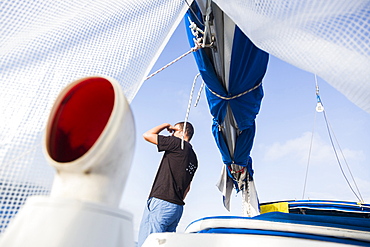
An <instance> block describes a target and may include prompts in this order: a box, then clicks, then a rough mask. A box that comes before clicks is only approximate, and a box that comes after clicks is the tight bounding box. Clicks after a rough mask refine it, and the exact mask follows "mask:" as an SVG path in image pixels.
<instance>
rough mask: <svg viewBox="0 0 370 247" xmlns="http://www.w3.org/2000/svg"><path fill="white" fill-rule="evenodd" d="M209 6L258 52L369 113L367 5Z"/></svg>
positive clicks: (335, 1)
mask: <svg viewBox="0 0 370 247" xmlns="http://www.w3.org/2000/svg"><path fill="white" fill-rule="evenodd" d="M214 2H215V3H216V4H217V5H218V6H219V7H220V8H221V9H222V10H223V11H224V12H225V13H226V14H227V15H228V16H229V17H230V18H231V19H232V20H233V21H234V22H235V23H236V24H237V25H238V26H239V27H240V29H242V30H243V32H244V33H245V34H246V35H247V36H248V37H249V38H250V39H251V40H252V41H253V43H254V44H255V45H256V46H258V47H259V48H260V49H262V50H264V51H266V52H268V53H269V54H271V55H274V56H276V57H278V58H280V59H282V60H284V61H286V62H288V63H290V64H293V65H294V66H296V67H299V68H301V69H304V70H306V71H309V72H312V73H315V74H317V75H318V76H320V77H322V78H323V79H324V80H326V81H327V82H328V83H329V84H331V85H332V86H333V87H334V88H336V89H337V90H339V91H340V92H341V93H342V94H344V95H345V96H346V97H347V98H348V99H349V100H351V101H352V102H353V103H355V104H356V105H357V106H359V107H360V108H362V109H363V110H365V111H367V112H368V113H370V70H369V68H370V38H369V37H370V2H369V1H368V0H356V1H346V0H326V1H321V0H310V1H293V0H288V1H287V0H271V1H252V0H246V1H227V0H215V1H214Z"/></svg>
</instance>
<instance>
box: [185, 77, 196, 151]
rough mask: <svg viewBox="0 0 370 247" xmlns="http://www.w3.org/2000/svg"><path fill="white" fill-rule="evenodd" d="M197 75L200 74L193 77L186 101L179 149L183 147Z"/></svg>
mask: <svg viewBox="0 0 370 247" xmlns="http://www.w3.org/2000/svg"><path fill="white" fill-rule="evenodd" d="M199 75H200V73H198V74H197V75H196V76H195V77H194V80H193V86H192V87H191V92H190V98H189V103H188V109H187V110H186V115H185V120H184V127H183V130H182V137H181V149H184V137H185V129H186V122H187V121H188V118H189V113H190V107H191V102H192V100H193V93H194V88H195V83H196V82H197V78H198V76H199Z"/></svg>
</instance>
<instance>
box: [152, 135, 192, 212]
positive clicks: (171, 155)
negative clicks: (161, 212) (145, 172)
mask: <svg viewBox="0 0 370 247" xmlns="http://www.w3.org/2000/svg"><path fill="white" fill-rule="evenodd" d="M157 147H158V151H159V152H161V151H165V153H164V155H163V158H162V161H161V164H160V166H159V168H158V172H157V175H156V177H155V180H154V183H153V186H152V190H151V192H150V195H149V198H150V197H156V198H159V199H162V200H165V201H168V202H171V203H175V204H178V205H184V204H185V203H184V193H185V191H186V189H187V188H188V186H189V185H190V182H191V180H192V179H193V176H194V173H195V171H196V170H197V168H198V160H197V156H196V154H195V152H194V150H193V148H192V146H191V144H190V143H189V142H187V141H184V149H183V150H182V149H181V139H180V138H178V137H175V136H162V135H158V145H157Z"/></svg>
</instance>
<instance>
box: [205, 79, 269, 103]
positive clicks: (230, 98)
mask: <svg viewBox="0 0 370 247" xmlns="http://www.w3.org/2000/svg"><path fill="white" fill-rule="evenodd" d="M261 85H262V81H261V82H260V83H258V84H257V85H256V86H254V87H253V88H251V89H248V90H247V91H244V92H242V93H240V94H237V95H234V96H231V97H224V96H222V95H219V94H218V93H216V92H214V91H212V90H211V89H210V88H209V87H207V88H208V90H209V91H210V92H211V93H212V94H214V95H215V96H217V97H219V98H221V99H223V100H233V99H236V98H239V97H241V96H243V95H244V94H247V93H249V92H252V91H253V90H255V89H257V88H258V87H259V86H261Z"/></svg>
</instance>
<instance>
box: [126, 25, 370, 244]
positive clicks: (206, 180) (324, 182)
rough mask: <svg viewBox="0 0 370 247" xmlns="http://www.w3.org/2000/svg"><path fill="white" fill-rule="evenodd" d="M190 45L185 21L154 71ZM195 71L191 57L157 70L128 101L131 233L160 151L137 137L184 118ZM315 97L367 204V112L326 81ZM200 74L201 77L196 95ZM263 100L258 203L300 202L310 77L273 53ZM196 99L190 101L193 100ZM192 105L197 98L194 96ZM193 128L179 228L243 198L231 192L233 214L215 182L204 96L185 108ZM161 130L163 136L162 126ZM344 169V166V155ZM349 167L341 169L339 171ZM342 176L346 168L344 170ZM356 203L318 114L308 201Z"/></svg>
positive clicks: (310, 116) (255, 154)
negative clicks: (191, 163) (193, 159)
mask: <svg viewBox="0 0 370 247" xmlns="http://www.w3.org/2000/svg"><path fill="white" fill-rule="evenodd" d="M189 49H190V47H189V44H188V41H187V38H186V34H185V26H184V24H183V23H180V25H179V27H178V28H177V30H176V31H175V33H174V35H173V36H172V38H171V40H170V41H169V43H168V44H167V46H166V48H165V50H164V51H163V53H162V55H161V56H160V58H159V59H158V61H157V63H156V65H155V66H154V68H153V71H154V70H156V69H159V68H160V67H162V66H163V65H165V64H167V63H168V62H170V61H172V60H173V59H175V58H177V57H178V56H180V55H182V54H183V53H185V52H186V51H188V50H189ZM197 73H198V70H197V67H196V64H195V61H194V58H193V55H192V54H190V55H188V56H187V57H185V58H184V59H182V60H180V61H179V62H177V63H175V64H174V65H172V66H170V67H169V68H167V69H166V70H164V71H162V72H161V73H159V74H158V75H156V76H154V77H152V78H150V79H149V80H147V81H145V82H144V84H143V86H142V87H141V89H140V90H139V92H138V94H137V95H136V97H135V98H134V100H133V101H132V103H131V107H132V111H133V114H134V117H135V123H136V136H137V142H136V149H135V156H134V160H133V164H132V167H131V172H130V175H129V180H128V182H127V184H126V188H125V192H124V195H123V199H122V203H121V205H122V208H123V209H125V210H126V211H128V212H131V213H132V214H133V216H134V234H135V238H137V231H138V227H139V223H140V220H141V216H142V212H143V209H144V205H145V202H146V199H147V196H148V194H149V191H150V188H151V185H152V182H153V179H154V177H155V174H156V171H157V168H158V165H159V162H160V159H161V157H162V153H158V152H157V149H156V147H155V146H154V145H152V144H149V143H147V142H145V141H144V140H143V138H142V137H141V136H142V134H143V133H144V132H145V131H146V130H148V129H150V128H152V127H154V126H156V125H159V124H162V123H165V122H168V123H171V124H174V123H176V122H179V121H183V120H184V118H185V114H186V109H187V105H188V100H189V95H190V90H191V87H192V83H193V79H194V77H195V75H196V74H197ZM318 82H319V87H320V96H321V99H322V101H323V104H324V107H325V110H326V114H327V117H328V120H329V122H330V124H331V126H332V128H333V129H334V133H335V137H336V139H337V140H338V142H339V144H340V146H341V149H342V151H343V153H344V155H345V158H346V161H347V163H348V165H349V166H350V168H351V172H352V174H353V176H354V177H355V179H356V182H357V185H358V187H359V189H360V192H361V194H362V197H363V198H364V200H365V202H367V203H370V169H369V166H370V149H369V147H370V132H369V130H368V128H369V126H370V114H368V113H366V112H365V111H363V110H362V109H360V108H358V107H357V106H355V105H354V104H353V103H351V102H350V101H348V100H347V99H346V98H345V97H344V96H343V95H342V94H340V93H339V92H338V91H337V90H335V89H334V88H332V87H331V86H330V85H329V84H327V83H326V82H325V81H323V80H321V79H320V78H319V79H318ZM200 84H201V79H198V81H197V85H196V90H195V93H194V94H195V96H196V94H197V93H198V90H199V87H200ZM263 87H264V91H265V97H264V99H263V101H262V107H261V110H260V114H259V115H258V116H257V119H256V123H257V133H256V137H255V141H254V148H253V150H252V153H251V156H252V158H253V161H254V171H255V182H256V187H257V191H258V194H259V199H260V201H261V202H268V201H274V200H287V199H302V193H303V187H304V180H305V174H306V167H307V163H308V162H307V161H308V154H309V148H310V140H311V133H312V130H313V125H314V118H315V107H316V95H315V78H314V75H313V74H311V73H308V72H305V71H302V70H300V69H298V68H296V67H294V66H292V65H289V64H287V63H285V62H283V61H281V60H279V59H277V58H275V57H270V61H269V65H268V70H267V73H266V76H265V78H264V81H263ZM195 96H194V98H195ZM193 102H194V99H193ZM189 121H190V122H191V123H193V125H194V127H195V134H194V138H193V140H192V142H191V143H192V145H193V147H194V149H195V151H196V153H197V155H198V160H199V168H198V171H197V173H196V175H195V177H194V180H193V183H192V188H191V191H190V192H189V195H188V196H187V198H186V200H185V202H186V205H185V209H184V214H183V217H182V219H181V221H180V223H179V227H178V231H179V232H182V231H183V230H184V229H185V228H186V226H187V225H188V224H189V223H191V222H192V221H194V220H197V219H199V218H202V217H206V216H212V215H241V212H242V210H241V209H242V206H241V195H239V194H237V195H235V193H234V195H233V196H232V199H231V211H230V212H228V211H227V210H226V209H225V208H224V207H223V204H222V195H221V193H220V192H219V191H218V189H217V188H216V186H215V184H216V182H217V180H218V179H219V176H220V172H221V168H222V167H223V164H222V160H221V156H220V153H219V152H218V149H217V147H216V144H215V142H214V139H213V136H212V134H211V125H212V117H211V115H210V113H209V110H208V105H207V102H206V99H205V96H204V92H203V93H202V97H201V99H200V102H199V105H198V106H197V107H195V108H194V107H192V108H191V110H190V116H189ZM162 133H163V134H165V135H166V134H168V133H166V132H165V131H164V132H162ZM341 162H342V165H343V166H346V165H345V163H344V162H343V160H342V161H341ZM344 169H346V168H344ZM347 176H349V175H348V173H347ZM308 198H310V199H332V200H350V201H355V200H356V197H355V196H354V195H353V193H352V192H351V190H350V189H349V187H348V185H347V184H346V182H345V179H344V178H343V176H342V174H341V172H340V169H339V166H338V163H337V161H336V158H335V154H334V152H333V150H332V147H331V144H330V139H329V137H328V134H327V130H326V126H325V122H324V117H323V114H322V113H317V115H316V127H315V132H314V139H313V146H312V151H311V158H310V166H309V171H308V180H307V184H306V193H305V199H308Z"/></svg>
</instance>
